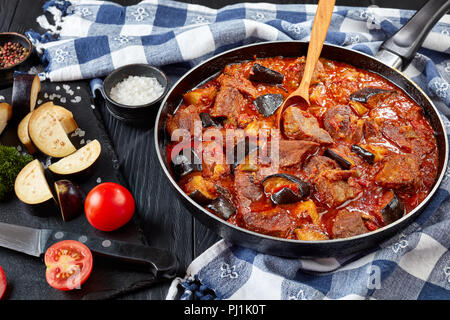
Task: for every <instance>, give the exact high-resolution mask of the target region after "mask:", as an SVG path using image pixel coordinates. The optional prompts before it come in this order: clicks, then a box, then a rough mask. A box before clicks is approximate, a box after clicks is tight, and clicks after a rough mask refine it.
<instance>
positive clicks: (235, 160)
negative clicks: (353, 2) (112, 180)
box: [166, 57, 439, 240]
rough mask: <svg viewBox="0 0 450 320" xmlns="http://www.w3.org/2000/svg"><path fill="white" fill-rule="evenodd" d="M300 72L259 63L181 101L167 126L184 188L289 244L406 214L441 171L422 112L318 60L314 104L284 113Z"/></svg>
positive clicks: (358, 74)
mask: <svg viewBox="0 0 450 320" xmlns="http://www.w3.org/2000/svg"><path fill="white" fill-rule="evenodd" d="M304 66H305V57H300V58H285V57H273V58H264V59H257V58H255V59H254V60H252V61H245V62H242V63H237V64H230V65H227V66H226V67H225V68H224V70H223V71H222V72H221V73H220V74H219V75H217V76H216V77H214V78H213V79H210V80H208V81H207V82H205V83H204V84H202V85H201V86H199V87H197V88H195V89H193V90H191V91H190V92H187V93H186V94H184V96H183V101H182V103H181V105H180V106H179V107H178V108H177V110H176V112H175V113H174V114H173V115H170V116H169V117H168V119H167V124H166V129H167V132H168V134H169V135H170V136H171V143H170V144H169V145H168V146H167V150H166V151H167V152H166V154H167V161H168V163H170V166H171V170H172V173H173V175H174V177H175V179H176V180H177V183H178V184H179V186H180V187H181V188H182V189H183V191H184V192H185V193H186V194H188V195H189V196H190V197H192V199H193V200H195V201H196V202H197V203H198V204H200V205H201V206H203V207H204V208H205V209H206V210H208V211H210V212H211V213H213V214H215V215H217V216H218V217H220V218H222V219H224V220H226V221H228V222H229V223H231V224H234V225H236V226H239V227H242V228H244V229H247V230H251V231H254V232H257V233H261V234H265V235H270V236H274V237H280V238H287V239H297V240H326V239H336V238H347V237H352V236H356V235H359V234H364V233H367V232H371V231H374V230H376V229H379V228H382V227H384V226H386V225H388V224H390V223H393V222H394V221H396V220H398V219H399V218H401V217H402V216H404V215H406V214H408V213H409V212H410V211H412V210H413V209H414V208H415V207H417V206H418V205H419V204H420V203H421V202H422V201H423V200H424V199H425V198H426V196H427V195H428V194H429V192H430V190H431V189H432V187H433V184H434V182H435V179H436V176H437V167H438V160H439V159H438V157H439V156H438V150H437V144H436V139H435V136H434V132H433V129H432V127H431V125H430V123H429V122H428V120H427V119H426V117H425V116H424V114H423V110H422V108H421V107H420V106H419V105H418V104H417V103H416V102H415V101H413V100H412V99H411V98H410V97H409V96H407V95H406V94H405V93H404V92H403V91H402V90H400V89H399V88H398V87H396V86H395V85H393V84H392V83H390V82H389V81H387V80H386V79H384V78H383V77H381V76H379V75H377V74H374V73H372V72H369V71H366V70H361V69H358V68H355V67H353V66H351V65H348V64H345V63H341V62H336V61H331V60H327V59H323V58H321V59H320V60H319V62H318V63H317V66H316V68H315V72H314V76H313V79H312V83H311V86H310V89H309V93H310V105H307V104H306V103H304V102H298V103H294V104H292V105H290V106H288V107H287V108H284V109H283V114H281V115H278V113H279V112H280V111H281V109H280V106H281V105H282V103H283V101H284V99H286V98H287V97H288V95H289V94H290V93H291V92H292V91H294V90H295V89H296V88H297V87H298V85H299V84H300V82H301V79H302V75H303V70H304ZM277 116H280V117H281V121H280V126H279V127H277V121H276V119H277Z"/></svg>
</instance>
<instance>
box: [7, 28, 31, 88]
mask: <svg viewBox="0 0 450 320" xmlns="http://www.w3.org/2000/svg"><path fill="white" fill-rule="evenodd" d="M7 42H15V43H19V44H20V45H22V46H23V47H25V48H27V49H28V54H27V55H26V56H25V58H24V59H23V60H22V61H21V62H19V63H18V64H15V65H13V66H10V67H8V68H0V87H4V86H8V85H11V84H12V82H13V76H14V71H27V70H25V69H26V68H29V67H30V66H29V65H28V60H29V58H30V56H31V52H32V51H33V44H32V43H31V41H30V40H28V38H27V37H26V36H25V35H23V34H20V33H16V32H3V33H0V45H1V46H3V45H4V44H5V43H7Z"/></svg>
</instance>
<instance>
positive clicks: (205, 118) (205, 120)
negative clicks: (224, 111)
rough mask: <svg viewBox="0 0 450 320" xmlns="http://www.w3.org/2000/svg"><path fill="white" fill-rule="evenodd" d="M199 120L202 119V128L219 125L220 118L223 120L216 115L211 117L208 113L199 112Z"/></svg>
mask: <svg viewBox="0 0 450 320" xmlns="http://www.w3.org/2000/svg"><path fill="white" fill-rule="evenodd" d="M200 120H202V127H203V128H209V127H220V126H221V125H222V124H221V120H223V118H221V117H217V118H215V119H213V118H212V117H211V115H210V114H209V113H206V112H201V113H200Z"/></svg>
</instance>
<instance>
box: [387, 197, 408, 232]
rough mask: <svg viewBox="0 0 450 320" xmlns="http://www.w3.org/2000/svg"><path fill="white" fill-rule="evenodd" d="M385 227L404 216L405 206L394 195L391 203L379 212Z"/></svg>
mask: <svg viewBox="0 0 450 320" xmlns="http://www.w3.org/2000/svg"><path fill="white" fill-rule="evenodd" d="M381 214H382V215H383V219H384V222H385V223H386V225H388V224H391V223H392V222H394V221H396V220H398V219H400V218H401V217H403V215H404V214H405V205H404V203H403V201H402V200H401V199H399V198H398V197H397V195H396V194H395V193H394V196H393V197H392V199H391V201H389V203H388V204H387V205H386V206H385V207H384V208H383V209H382V210H381Z"/></svg>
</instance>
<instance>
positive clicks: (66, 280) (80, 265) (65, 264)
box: [44, 240, 92, 291]
mask: <svg viewBox="0 0 450 320" xmlns="http://www.w3.org/2000/svg"><path fill="white" fill-rule="evenodd" d="M44 260H45V265H46V266H47V270H46V273H45V278H46V279H47V282H48V284H49V285H50V286H52V287H53V288H55V289H58V290H62V291H67V290H73V289H77V288H78V289H79V288H80V287H81V285H82V284H83V283H84V282H85V281H86V280H87V279H88V278H89V276H90V275H91V271H92V253H91V250H89V248H88V247H86V246H85V245H84V244H82V243H81V242H78V241H74V240H64V241H60V242H57V243H55V244H54V245H52V246H51V247H50V248H48V249H47V252H46V253H45V258H44Z"/></svg>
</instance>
